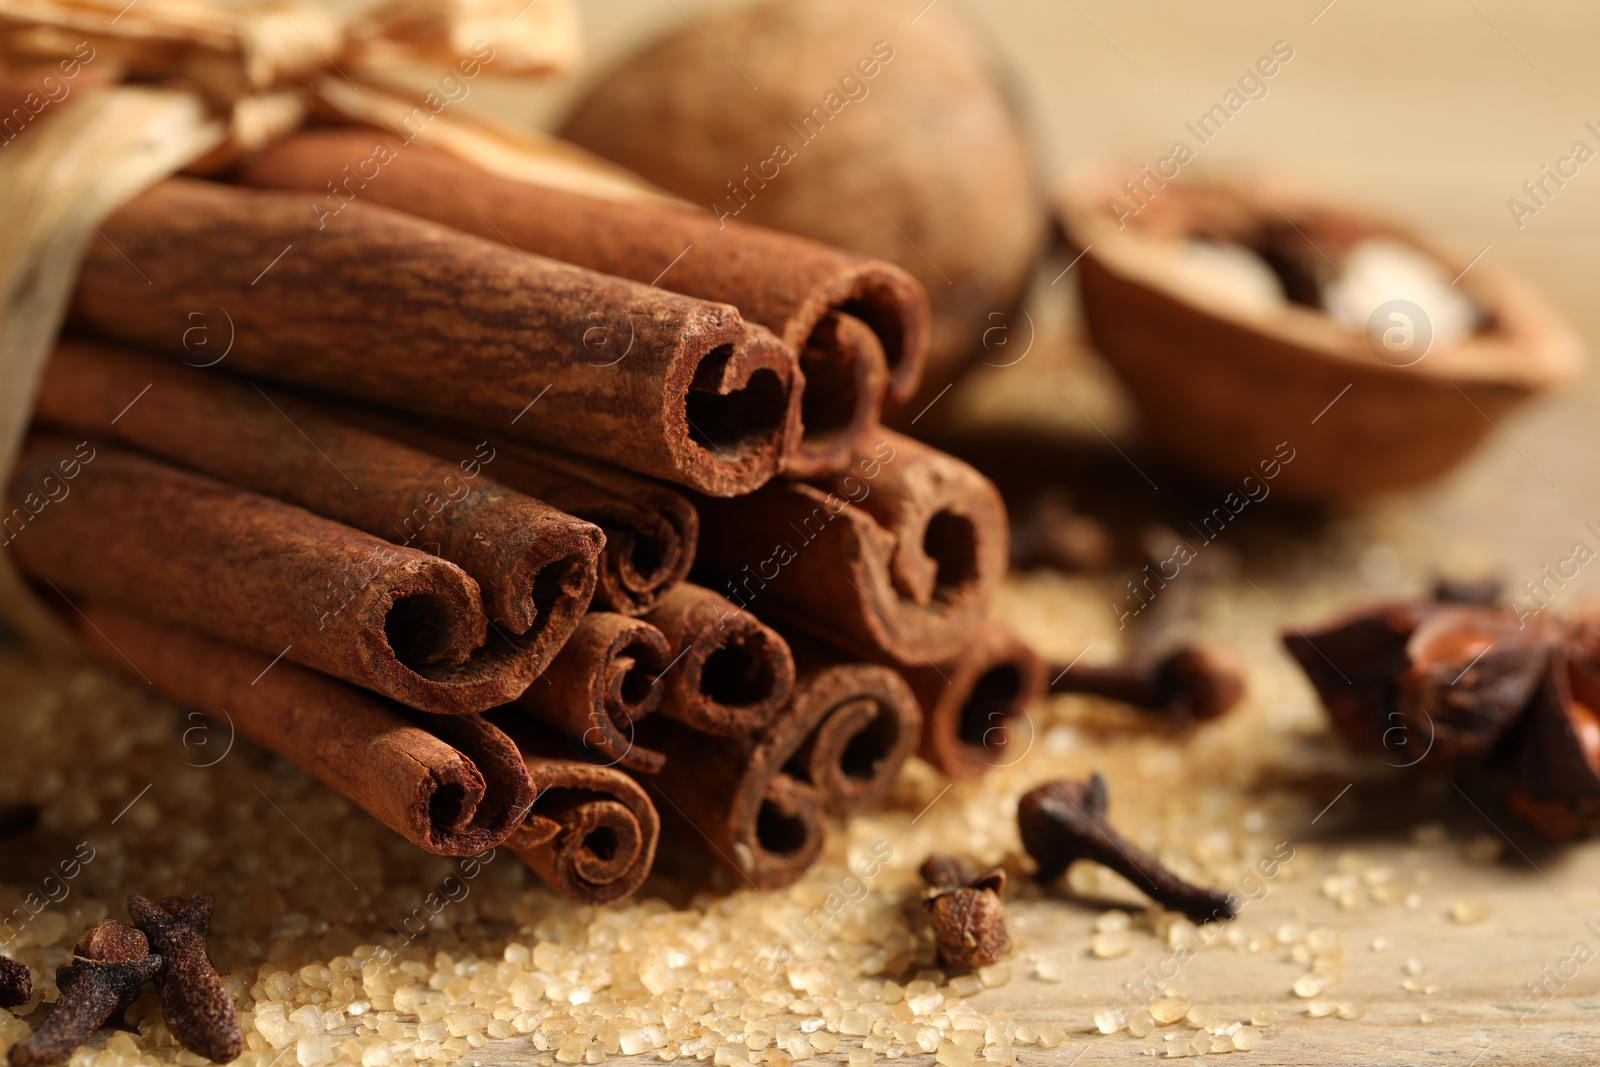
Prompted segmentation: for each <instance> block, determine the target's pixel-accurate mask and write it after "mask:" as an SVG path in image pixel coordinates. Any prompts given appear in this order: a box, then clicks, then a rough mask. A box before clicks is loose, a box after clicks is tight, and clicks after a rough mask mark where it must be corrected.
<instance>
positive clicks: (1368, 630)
mask: <svg viewBox="0 0 1600 1067" xmlns="http://www.w3.org/2000/svg"><path fill="white" fill-rule="evenodd" d="M1284 644H1285V645H1287V646H1288V648H1289V651H1290V653H1291V654H1292V655H1293V656H1294V657H1295V659H1296V660H1297V661H1298V662H1299V663H1300V666H1301V667H1302V669H1304V670H1305V672H1306V674H1307V676H1308V677H1309V678H1310V679H1311V682H1312V685H1314V686H1315V687H1316V689H1317V692H1318V694H1319V695H1320V696H1321V697H1322V701H1323V704H1324V705H1325V706H1326V707H1327V709H1328V712H1329V715H1330V716H1331V717H1332V719H1333V721H1334V725H1335V727H1336V728H1337V729H1338V731H1339V732H1340V733H1341V734H1343V735H1344V736H1345V737H1346V739H1348V740H1350V741H1351V742H1353V743H1354V744H1356V745H1358V746H1360V747H1363V748H1367V749H1371V750H1374V751H1388V752H1390V753H1394V754H1402V753H1403V754H1404V755H1406V756H1408V757H1412V758H1408V759H1406V760H1405V761H1404V762H1394V761H1390V762H1391V764H1392V765H1394V766H1412V765H1415V764H1417V763H1421V762H1422V761H1423V759H1424V758H1428V759H1430V760H1431V761H1432V763H1433V764H1434V765H1439V766H1443V767H1446V768H1448V769H1451V770H1456V771H1469V772H1472V773H1474V774H1482V775H1483V776H1484V777H1485V778H1486V780H1488V781H1490V782H1493V783H1495V784H1496V785H1497V786H1499V787H1500V788H1502V789H1504V790H1505V794H1506V799H1507V803H1508V804H1509V805H1510V807H1511V809H1512V811H1513V812H1515V813H1516V815H1517V816H1518V817H1519V818H1520V819H1522V821H1524V822H1526V823H1527V824H1528V825H1529V826H1531V827H1533V828H1534V829H1535V830H1537V831H1538V832H1539V833H1541V834H1543V835H1545V836H1546V837H1551V838H1557V839H1564V838H1572V837H1580V836H1585V835H1588V834H1594V833H1600V610H1594V611H1590V612H1587V613H1585V614H1583V615H1580V616H1578V617H1577V618H1575V619H1572V620H1569V621H1568V622H1566V623H1556V622H1548V621H1546V620H1544V619H1540V618H1532V617H1530V616H1528V615H1527V614H1526V613H1521V614H1519V613H1517V612H1514V611H1511V610H1508V609H1503V608H1496V607H1490V606H1484V605H1468V604H1462V603H1447V602H1443V601H1439V600H1431V601H1429V600H1424V601H1415V602H1398V603H1386V604H1380V605H1377V606H1376V607H1373V608H1369V609H1366V610H1364V611H1358V612H1354V613H1352V614H1349V615H1345V616H1343V617H1341V618H1339V619H1337V620H1335V621H1334V622H1333V623H1331V624H1329V625H1327V626H1325V627H1323V628H1321V629H1318V630H1313V631H1311V632H1309V633H1305V632H1301V631H1299V630H1296V631H1294V632H1292V633H1289V634H1286V635H1285V636H1284ZM1413 746H1414V747H1413Z"/></svg>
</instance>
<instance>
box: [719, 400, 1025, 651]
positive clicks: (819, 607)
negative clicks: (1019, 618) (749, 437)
mask: <svg viewBox="0 0 1600 1067" xmlns="http://www.w3.org/2000/svg"><path fill="white" fill-rule="evenodd" d="M697 503H698V506H699V508H700V510H701V517H702V530H701V541H702V546H701V547H702V551H701V554H700V561H699V572H700V573H701V574H703V576H704V578H705V579H710V580H715V581H717V583H718V584H717V588H718V589H719V591H720V590H726V591H727V592H728V594H729V595H730V596H731V597H733V598H734V599H736V600H738V601H739V602H740V603H741V604H746V605H749V604H755V605H758V606H759V608H760V610H761V611H762V613H763V614H770V615H771V616H772V617H773V618H781V619H782V620H783V621H784V622H785V623H786V624H787V625H791V626H793V627H795V628H798V629H800V630H803V631H805V632H806V633H807V634H809V635H811V636H813V637H815V638H817V639H819V640H822V641H825V642H827V643H828V644H831V645H834V646H835V647H838V648H841V649H845V650H847V651H849V652H850V653H851V654H852V655H854V656H857V657H859V658H862V659H868V660H873V661H877V662H886V663H891V664H894V665H897V666H908V667H916V666H919V665H923V664H926V663H929V662H933V663H942V662H944V661H945V660H948V659H952V658H954V657H956V656H958V655H960V654H961V653H962V651H963V649H964V647H965V645H966V642H967V639H968V634H969V633H970V631H971V630H972V629H973V628H974V627H975V626H977V625H979V624H980V622H981V620H982V619H983V617H984V614H985V613H986V612H987V610H988V606H989V602H990V601H991V600H992V599H993V596H994V593H995V590H996V589H997V588H998V587H999V584H1000V581H1001V579H1002V578H1003V577H1004V575H1005V569H1006V561H1007V554H1008V546H1007V525H1006V513H1005V506H1004V504H1003V503H1002V501H1001V499H1000V494H999V492H998V490H996V488H995V487H994V484H993V483H992V482H990V481H989V480H988V479H987V478H985V477H984V476H983V475H981V474H979V473H978V472H977V471H976V470H974V469H973V468H972V467H971V466H970V465H968V464H966V463H964V462H962V461H961V460H959V459H956V458H955V457H954V456H949V455H946V454H944V453H942V452H939V451H937V450H936V449H932V448H929V447H928V446H926V445H924V444H921V443H920V442H917V441H914V440H912V439H910V438H908V437H904V436H902V435H900V434H896V433H892V432H890V431H887V430H883V431H880V432H878V433H872V434H868V435H867V437H866V438H865V439H864V443H863V445H862V446H861V448H860V449H858V451H857V452H856V454H855V455H854V457H853V459H852V462H851V464H850V466H849V467H848V468H847V469H846V471H845V472H843V473H839V474H834V475H829V476H827V477H823V478H817V479H815V480H813V481H812V482H789V481H783V482H777V483H774V484H772V485H769V486H766V487H765V488H763V489H761V490H760V491H759V492H756V493H753V494H751V495H750V496H747V497H740V498H738V499H734V500H726V501H723V500H700V501H698V502H697Z"/></svg>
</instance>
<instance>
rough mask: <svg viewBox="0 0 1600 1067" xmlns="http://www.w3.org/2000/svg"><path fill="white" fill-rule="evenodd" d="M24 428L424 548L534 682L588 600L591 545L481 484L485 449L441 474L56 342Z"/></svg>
mask: <svg viewBox="0 0 1600 1067" xmlns="http://www.w3.org/2000/svg"><path fill="white" fill-rule="evenodd" d="M34 417H35V418H36V419H39V420H42V421H45V422H50V423H54V424H55V425H58V426H62V427H67V428H70V429H73V430H77V431H82V432H85V433H94V432H96V431H98V430H101V429H104V430H105V431H106V432H108V433H111V434H114V435H115V436H116V437H117V438H118V439H119V440H121V441H123V442H125V443H127V444H129V445H133V446H135V447H137V448H140V449H142V450H144V451H145V452H149V453H153V454H155V455H157V456H160V457H162V458H164V459H168V460H171V461H173V462H175V463H178V464H181V465H183V466H185V467H188V468H191V469H193V470H197V471H200V472H201V473H204V474H208V475H210V476H211V477H213V478H216V479H219V480H221V481H225V482H228V483H230V484H232V485H236V486H239V487H241V488H244V489H249V490H251V491H252V492H256V493H260V494H262V495H263V496H269V497H273V498H275V499H278V500H282V501H284V502H285V503H289V504H295V505H298V506H300V507H303V508H305V509H306V510H308V511H311V512H313V513H315V514H317V515H321V516H322V517H324V518H327V519H332V520H334V521H335V522H341V523H344V524H345V525H347V526H352V527H354V528H356V529H358V530H364V531H366V532H367V533H369V534H372V535H373V536H374V537H380V538H383V539H384V540H386V541H390V542H393V543H395V544H399V545H406V546H408V547H412V548H416V549H420V550H425V551H428V552H430V553H431V554H433V555H436V556H439V557H441V558H443V559H447V560H449V561H450V562H452V563H455V564H457V565H458V566H459V567H461V569H462V570H464V571H466V572H467V574H469V575H471V576H472V578H473V579H474V580H475V581H477V582H478V584H479V586H480V588H481V590H482V594H483V603H484V608H485V609H486V610H487V611H488V613H489V615H490V617H491V618H493V619H494V620H495V621H496V622H498V623H499V624H500V625H502V626H504V627H505V628H506V629H507V630H509V631H510V632H511V633H513V634H519V635H523V636H524V637H525V638H526V639H525V640H521V641H516V642H514V643H515V644H517V645H518V646H519V647H521V648H522V649H523V652H524V654H525V655H526V656H527V657H529V659H530V660H531V661H532V669H533V670H534V672H536V673H537V672H538V671H542V670H543V669H544V667H545V665H546V664H547V663H548V662H549V660H550V657H551V656H553V655H554V654H555V652H556V650H558V649H559V648H560V647H561V646H562V644H563V643H564V642H565V641H566V639H567V637H568V635H569V634H571V633H572V628H573V627H574V626H576V625H577V623H578V620H579V619H580V618H581V617H582V615H583V612H584V609H585V608H586V607H587V606H588V604H589V599H590V597H591V596H592V595H593V591H594V583H595V574H596V572H595V561H596V558H597V557H598V555H599V553H600V549H601V546H602V545H603V543H604V535H603V534H601V532H600V530H599V529H598V528H597V527H595V526H593V525H592V524H590V523H587V522H584V521H582V520H581V519H576V518H573V517H572V516H571V515H567V514H565V513H563V512H561V511H558V510H556V509H555V508H553V507H551V506H549V505H548V504H544V503H541V502H540V501H538V500H535V499H532V498H530V497H527V496H524V495H522V494H521V493H517V492H514V491H512V490H509V489H506V488H505V487H504V486H502V485H500V484H498V483H497V482H495V481H494V480H492V479H491V478H490V477H489V476H488V471H490V470H492V469H493V464H494V460H495V458H496V457H495V449H494V448H493V447H492V446H490V445H488V444H487V443H486V442H485V443H481V444H479V445H477V446H473V445H463V446H462V447H461V448H460V449H459V450H458V451H457V453H456V461H454V462H444V461H441V460H438V459H435V458H433V457H431V456H429V455H427V454H426V453H423V452H418V451H416V450H415V449H411V448H407V447H406V446H404V445H401V444H398V443H396V442H394V441H389V440H386V439H384V438H382V437H379V436H377V435H374V434H370V433H366V432H364V431H362V430H358V429H354V428H352V427H350V426H348V425H344V424H342V423H340V422H338V421H336V420H334V419H330V418H328V417H326V416H324V415H322V414H321V413H320V412H318V411H317V410H316V409H314V408H312V407H310V406H309V405H307V404H306V403H304V402H302V401H299V400H297V399H296V398H293V397H290V396H281V395H280V396H273V395H269V394H267V393H265V392H263V391H261V390H260V389H259V387H255V388H253V387H251V386H248V385H244V384H242V383H239V382H236V381H233V380H231V379H229V378H226V377H224V376H222V375H218V374H207V373H206V372H204V371H200V370H195V369H191V368H187V367H183V366H180V365H178V364H177V363H176V362H175V361H173V360H171V359H169V358H163V357H157V356H152V355H148V354H145V353H140V352H133V351H130V350H126V349H121V350H119V349H116V348H113V347H111V346H108V345H104V344H98V343H95V342H90V341H82V340H64V341H62V342H61V343H60V344H59V345H58V346H57V347H56V351H55V354H54V356H53V357H52V358H51V361H50V364H49V367H48V368H47V370H46V373H45V377H44V382H43V384H42V385H41V387H40V392H39V398H38V401H37V404H36V405H35V408H34Z"/></svg>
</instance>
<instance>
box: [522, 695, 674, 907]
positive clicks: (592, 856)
mask: <svg viewBox="0 0 1600 1067" xmlns="http://www.w3.org/2000/svg"><path fill="white" fill-rule="evenodd" d="M498 721H500V722H502V723H503V724H504V725H505V728H506V731H507V733H509V734H510V736H511V737H512V738H513V739H514V740H515V741H516V744H517V747H518V748H519V749H520V750H521V752H522V758H523V761H524V763H525V764H526V767H527V771H528V776H529V778H530V779H531V780H532V782H533V787H534V790H535V795H536V799H535V800H534V801H533V803H532V806H531V807H529V808H528V809H527V818H526V819H525V820H524V821H523V823H522V825H521V826H520V827H518V828H517V830H516V831H515V832H514V833H513V834H512V835H511V836H510V837H509V838H508V839H507V841H506V845H507V847H509V848H510V849H511V850H512V851H514V852H515V853H516V854H517V855H518V857H520V858H521V859H522V861H523V862H524V863H526V864H527V865H528V866H529V867H532V868H533V869H534V871H535V872H536V873H537V874H538V875H539V877H540V878H543V879H544V880H545V882H546V883H548V884H549V886H550V887H551V888H552V889H554V890H555V891H556V892H557V893H560V894H561V895H562V896H563V897H566V898H567V899H568V900H573V901H577V902H578V903H580V904H610V903H612V902H613V901H617V900H621V899H623V898H624V897H626V896H629V895H631V894H632V893H633V892H634V891H635V890H636V889H638V888H639V886H641V885H642V884H644V880H645V878H646V877H648V876H649V874H650V868H651V866H652V865H653V864H654V863H655V858H656V844H657V842H658V841H659V840H660V837H661V818H660V816H659V815H658V814H657V813H656V809H655V805H654V804H652V803H651V802H650V798H649V796H648V795H646V793H645V791H644V790H643V789H642V788H640V786H639V784H638V783H637V782H635V781H634V780H633V779H632V778H629V777H628V776H627V775H626V774H624V773H622V772H621V771H619V770H616V769H615V768H612V767H599V766H595V765H594V764H591V763H584V762H581V761H579V760H574V759H571V758H564V757H565V752H564V747H563V742H562V740H561V739H560V738H558V737H556V736H555V735H553V734H551V733H550V732H549V731H547V730H545V729H544V728H542V727H540V726H537V725H535V724H532V723H527V722H508V721H507V720H506V719H505V718H504V716H503V715H502V716H500V717H499V719H498Z"/></svg>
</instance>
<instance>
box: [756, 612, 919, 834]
mask: <svg viewBox="0 0 1600 1067" xmlns="http://www.w3.org/2000/svg"><path fill="white" fill-rule="evenodd" d="M788 641H789V647H790V649H791V651H793V653H794V657H795V685H794V696H792V697H790V698H789V707H790V710H789V711H788V712H786V714H792V715H795V716H798V717H799V718H801V719H803V720H805V721H808V722H810V721H815V722H816V723H817V726H816V727H815V728H814V729H813V730H812V732H811V735H810V736H809V737H807V738H806V740H805V742H804V743H803V744H802V745H801V746H800V749H799V751H797V752H796V753H795V755H794V757H793V758H791V759H790V760H789V762H788V768H787V769H788V772H789V773H791V774H795V775H796V776H797V777H799V778H802V779H803V780H805V781H807V782H810V783H811V784H812V785H814V786H816V788H817V792H818V793H819V794H820V795H821V797H822V802H823V806H824V807H825V808H827V810H828V812H829V813H830V814H835V815H848V814H851V813H853V812H857V811H861V810H864V809H866V808H870V807H872V806H873V805H875V804H877V803H878V802H879V801H881V800H882V799H883V798H884V795H885V794H887V793H888V791H889V789H890V787H891V786H892V785H893V784H894V779H895V776H896V775H897V774H899V773H900V768H901V766H902V765H904V763H905V761H906V760H907V759H908V758H910V757H911V755H912V754H913V753H915V752H916V751H917V746H918V745H919V743H920V742H921V739H922V709H921V707H920V706H919V705H918V703H917V698H916V695H915V694H913V693H912V691H911V688H910V687H909V686H908V685H907V684H906V682H905V679H903V678H902V677H901V676H900V675H899V674H898V673H897V672H896V671H895V670H893V669H892V668H890V667H884V666H881V665H879V664H875V663H855V662H851V661H849V660H848V659H847V658H846V657H844V656H841V655H840V654H839V653H837V652H834V651H832V650H831V649H828V648H827V647H825V646H823V645H821V644H818V643H817V642H814V641H811V640H808V639H806V638H803V637H799V636H796V635H791V636H789V637H788ZM819 709H820V710H819Z"/></svg>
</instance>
